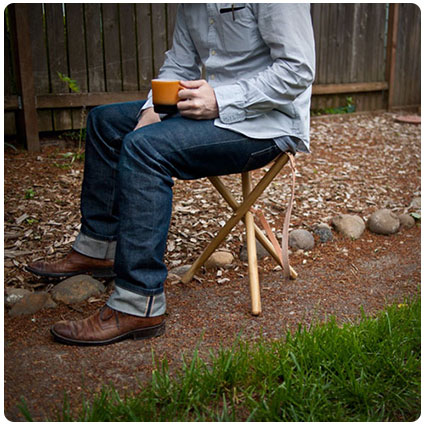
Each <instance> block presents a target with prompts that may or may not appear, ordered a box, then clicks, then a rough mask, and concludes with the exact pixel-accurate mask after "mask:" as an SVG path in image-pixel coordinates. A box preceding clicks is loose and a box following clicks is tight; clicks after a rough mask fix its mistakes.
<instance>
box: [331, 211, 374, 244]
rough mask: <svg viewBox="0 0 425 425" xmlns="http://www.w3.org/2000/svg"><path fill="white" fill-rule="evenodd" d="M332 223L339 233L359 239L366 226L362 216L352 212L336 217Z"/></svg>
mask: <svg viewBox="0 0 425 425" xmlns="http://www.w3.org/2000/svg"><path fill="white" fill-rule="evenodd" d="M332 225H333V226H334V227H335V229H336V230H337V231H338V232H339V233H341V234H342V235H344V236H347V237H349V238H351V239H358V238H359V237H360V236H361V235H362V234H363V232H364V231H365V228H366V225H365V223H364V221H363V219H362V218H361V217H359V216H357V215H350V214H341V215H338V216H336V217H334V218H333V219H332Z"/></svg>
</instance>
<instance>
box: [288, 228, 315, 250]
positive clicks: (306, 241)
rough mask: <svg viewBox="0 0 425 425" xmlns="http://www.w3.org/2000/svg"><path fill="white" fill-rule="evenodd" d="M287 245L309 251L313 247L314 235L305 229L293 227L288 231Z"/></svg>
mask: <svg viewBox="0 0 425 425" xmlns="http://www.w3.org/2000/svg"><path fill="white" fill-rule="evenodd" d="M288 245H289V246H290V247H291V248H294V249H302V250H303V251H310V250H311V249H313V248H314V237H313V235H312V234H311V233H310V232H309V231H308V230H305V229H295V230H293V231H292V232H290V233H289V241H288Z"/></svg>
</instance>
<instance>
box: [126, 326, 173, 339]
mask: <svg viewBox="0 0 425 425" xmlns="http://www.w3.org/2000/svg"><path fill="white" fill-rule="evenodd" d="M164 333H165V322H162V323H160V324H159V325H156V326H151V327H150V328H145V329H140V330H138V331H134V332H133V333H132V335H131V336H132V337H133V339H134V340H139V339H146V338H154V337H158V336H161V335H163V334H164Z"/></svg>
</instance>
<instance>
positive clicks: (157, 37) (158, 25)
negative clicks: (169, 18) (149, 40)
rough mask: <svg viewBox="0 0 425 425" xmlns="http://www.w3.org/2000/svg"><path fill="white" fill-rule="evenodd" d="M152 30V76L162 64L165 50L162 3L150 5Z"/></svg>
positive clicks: (156, 73)
mask: <svg viewBox="0 0 425 425" xmlns="http://www.w3.org/2000/svg"><path fill="white" fill-rule="evenodd" d="M151 6H152V28H153V29H154V32H153V66H154V76H157V75H158V72H159V69H160V68H161V66H162V64H163V63H164V58H165V52H166V50H167V31H166V19H165V6H164V4H163V3H152V5H151Z"/></svg>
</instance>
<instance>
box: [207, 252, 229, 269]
mask: <svg viewBox="0 0 425 425" xmlns="http://www.w3.org/2000/svg"><path fill="white" fill-rule="evenodd" d="M232 263H233V255H232V253H231V252H227V251H216V252H213V253H212V254H211V256H210V258H208V260H207V261H206V262H205V267H206V268H207V269H216V268H218V267H225V266H228V265H230V264H232Z"/></svg>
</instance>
